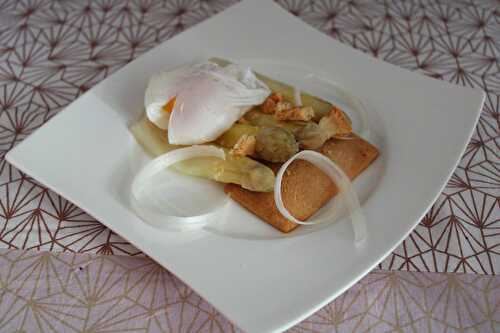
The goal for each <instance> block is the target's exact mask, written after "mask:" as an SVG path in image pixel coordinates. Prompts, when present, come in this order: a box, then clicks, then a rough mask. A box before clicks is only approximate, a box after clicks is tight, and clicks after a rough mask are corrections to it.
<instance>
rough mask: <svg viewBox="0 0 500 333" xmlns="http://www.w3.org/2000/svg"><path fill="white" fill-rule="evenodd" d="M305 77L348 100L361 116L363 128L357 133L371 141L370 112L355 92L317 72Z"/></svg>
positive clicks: (328, 91) (350, 105)
mask: <svg viewBox="0 0 500 333" xmlns="http://www.w3.org/2000/svg"><path fill="white" fill-rule="evenodd" d="M305 78H306V79H309V80H311V81H316V82H318V83H320V84H321V85H322V86H323V87H322V88H326V89H325V90H326V91H327V93H329V94H331V93H332V92H333V93H336V94H338V95H339V96H340V98H341V99H342V100H344V101H346V102H347V104H348V105H349V107H350V108H351V109H352V110H353V111H354V112H355V113H356V114H357V115H358V116H359V119H360V122H361V124H360V127H361V128H359V129H357V130H356V133H357V134H358V135H359V136H361V137H362V138H364V139H365V140H368V141H369V139H370V134H371V133H370V124H369V121H368V113H367V111H366V107H365V105H364V103H363V102H362V101H361V100H360V99H359V98H358V97H356V96H354V95H353V94H351V93H350V92H348V91H346V90H345V89H344V88H342V87H341V86H340V85H338V84H337V83H335V82H333V81H331V80H329V79H327V78H324V77H320V76H317V75H315V74H309V75H307V76H306V77H305Z"/></svg>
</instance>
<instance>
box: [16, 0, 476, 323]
mask: <svg viewBox="0 0 500 333" xmlns="http://www.w3.org/2000/svg"><path fill="white" fill-rule="evenodd" d="M297 41H300V43H299V44H298V43H297ZM214 55H216V56H220V57H224V58H228V59H232V60H235V61H240V62H249V63H254V65H255V67H256V69H257V70H261V71H262V72H266V73H268V74H271V75H273V76H279V77H278V78H281V79H287V78H286V74H289V73H286V71H281V73H280V71H279V70H276V71H275V72H276V73H269V72H268V71H269V70H271V71H272V70H273V69H276V68H278V67H279V66H278V65H277V66H276V68H274V66H272V65H269V64H272V63H273V62H274V63H275V64H285V63H286V64H294V66H297V68H307V71H311V72H312V73H316V74H319V75H321V76H322V77H327V78H330V79H332V80H334V81H336V82H338V83H339V84H341V85H342V86H343V87H344V88H346V89H347V90H349V91H352V92H354V93H355V94H356V95H357V96H359V97H360V98H362V100H363V101H364V102H365V104H366V105H367V106H368V110H369V118H370V123H371V125H372V136H371V138H370V141H371V142H372V143H374V144H375V145H376V146H377V147H378V148H379V149H380V151H381V155H380V157H379V158H378V160H377V161H376V162H375V163H374V164H373V165H372V166H370V168H369V170H368V171H367V172H365V173H364V174H363V175H362V177H360V179H359V180H357V181H356V186H357V189H358V191H360V193H361V195H362V199H363V210H364V213H365V215H366V216H367V219H368V231H369V236H368V239H367V242H366V243H365V244H364V247H362V248H359V249H357V248H355V247H354V245H353V242H352V237H353V235H352V231H351V229H350V225H349V222H348V221H340V222H338V223H336V224H333V225H330V226H328V227H326V228H322V230H312V232H301V231H297V232H296V233H295V234H293V233H292V234H293V235H291V236H288V237H284V236H282V235H281V234H279V232H277V231H275V230H274V229H272V228H271V227H269V226H267V225H266V224H264V223H263V222H261V221H259V220H258V219H257V218H255V217H254V216H253V215H252V214H250V213H248V212H246V211H245V210H243V209H241V208H240V207H239V206H238V205H236V204H232V205H231V207H230V208H229V211H228V212H227V216H226V217H225V218H223V219H222V220H223V222H224V224H226V225H230V226H231V228H232V230H233V231H234V230H236V231H237V230H240V229H241V230H243V231H244V232H243V233H242V235H238V234H232V233H230V232H225V231H223V232H218V231H213V230H200V231H196V232H191V233H179V232H174V231H164V230H161V231H158V230H156V229H154V228H152V227H150V226H148V225H146V224H144V223H143V222H142V221H141V220H140V219H139V218H138V217H137V216H136V215H135V214H134V212H133V211H132V210H131V208H130V205H129V202H128V188H127V186H128V184H129V182H130V179H131V178H132V177H133V175H134V172H135V171H134V170H133V169H134V168H133V164H134V163H133V162H134V158H135V157H134V156H137V154H136V152H137V151H138V150H139V149H138V145H137V143H136V142H135V140H134V138H133V137H132V135H131V134H130V132H129V130H128V126H129V125H130V123H131V122H133V121H134V120H135V119H137V118H138V116H139V114H140V113H141V112H142V110H143V96H144V90H145V87H146V83H147V81H148V78H149V76H150V75H151V74H152V73H153V72H155V71H158V70H160V69H165V68H173V67H176V66H179V65H183V64H186V63H189V62H193V61H197V60H201V59H205V58H208V57H210V56H214ZM245 59H247V60H245ZM252 59H253V60H252ZM256 59H266V61H267V65H266V66H267V68H264V67H266V66H265V63H266V61H264V62H262V61H257V60H256ZM263 64H264V65H263ZM295 79H297V78H295ZM290 80H293V78H290ZM312 93H314V91H313V92H312ZM483 100H484V94H483V92H481V91H476V90H471V89H467V88H462V87H457V86H452V85H449V84H447V83H445V82H442V81H438V80H434V79H430V78H426V77H423V76H419V75H416V74H413V73H410V72H408V71H406V70H403V69H400V68H397V67H394V66H392V65H389V64H386V63H383V62H381V61H379V60H377V59H373V58H371V57H369V56H366V55H364V54H362V53H360V52H358V51H356V50H352V49H350V48H348V47H346V46H343V45H341V44H340V43H338V42H336V41H334V40H332V39H331V38H329V37H327V36H325V35H323V34H321V33H319V32H317V31H316V30H315V29H313V28H312V27H309V26H307V25H306V24H304V23H302V22H301V21H300V20H298V19H297V18H294V17H293V16H291V15H290V14H288V13H286V12H285V11H283V10H282V9H281V8H279V7H278V6H277V5H276V4H274V3H273V2H272V1H254V0H248V1H245V2H243V3H240V4H238V5H235V6H233V7H231V8H229V9H228V10H226V11H224V12H223V13H221V14H219V15H217V16H216V17H214V18H212V19H210V20H207V21H205V22H203V23H201V24H199V25H197V26H196V27H195V28H193V29H190V30H188V31H186V32H184V33H182V34H180V35H178V36H176V37H174V38H172V39H171V40H169V41H167V42H166V43H163V44H162V45H160V46H158V47H156V48H155V49H154V50H152V51H150V52H148V53H147V54H146V55H144V56H141V57H140V58H139V59H137V60H135V61H134V62H132V63H130V64H129V65H127V66H126V67H124V68H123V69H122V70H120V71H119V72H117V73H116V74H114V75H112V76H111V77H109V78H107V79H106V80H105V81H103V82H102V83H100V84H99V85H97V86H96V87H95V88H94V89H92V90H91V91H89V92H87V93H86V94H85V95H84V96H82V97H81V98H79V99H78V100H77V101H76V102H74V103H72V104H71V105H70V106H69V107H67V109H66V110H65V111H64V112H61V113H60V114H58V115H57V116H56V117H54V118H53V119H52V120H51V121H49V122H48V123H47V124H46V125H45V126H43V127H42V128H41V129H39V130H38V131H36V133H34V134H33V135H32V136H30V137H29V138H28V139H26V140H24V141H23V142H22V143H21V144H19V145H18V146H17V147H16V148H15V149H13V150H12V151H11V152H10V153H9V154H8V155H7V160H8V161H9V162H10V163H12V164H13V165H15V166H16V167H18V168H19V169H21V170H22V171H24V172H26V173H28V174H30V175H31V176H33V177H34V178H36V179H37V180H39V181H40V182H42V183H43V184H45V185H46V186H48V187H49V188H51V189H52V190H54V191H56V192H58V193H60V194H61V195H62V196H64V197H66V198H68V199H69V200H71V201H72V202H74V203H75V204H76V205H78V206H80V207H81V208H82V209H84V210H85V211H87V212H88V213H90V214H91V215H93V216H94V217H95V218H97V219H98V220H99V221H101V222H102V223H103V224H105V225H106V226H108V227H109V228H111V229H112V230H114V231H115V232H116V233H118V234H119V235H121V236H122V237H124V238H125V239H127V240H128V241H130V242H131V243H132V244H134V245H135V246H137V247H138V248H139V249H141V250H142V251H143V252H144V253H146V254H147V255H149V256H150V257H151V258H153V259H154V260H156V261H157V262H158V263H160V264H161V265H163V266H164V267H166V268H168V269H169V270H170V271H171V272H173V273H174V274H175V275H177V276H178V277H179V278H181V279H182V280H183V281H185V282H186V283H187V284H188V285H190V286H191V287H192V288H193V289H194V290H195V291H196V292H198V293H199V294H200V295H201V296H202V297H204V298H205V299H206V300H208V301H209V302H210V303H212V304H213V305H214V306H215V307H216V308H217V309H218V310H220V311H221V312H222V313H223V314H225V315H226V316H227V317H228V318H229V319H231V320H232V321H233V322H234V323H235V324H236V325H237V326H239V327H240V328H242V329H243V330H245V331H250V332H268V331H276V330H283V329H286V328H288V327H290V326H291V325H293V324H295V323H297V322H298V321H300V320H302V319H304V318H305V317H306V316H308V315H310V314H311V313H313V312H314V311H316V310H317V309H319V308H320V307H321V306H323V305H325V304H326V303H327V302H329V301H331V300H332V299H333V298H335V297H336V296H338V295H339V294H340V293H342V292H343V291H344V290H346V289H347V288H349V287H350V286H351V285H352V284H354V283H355V282H356V281H358V280H359V279H360V278H361V277H362V276H363V275H365V274H366V273H368V272H369V271H370V270H371V269H373V268H374V267H375V266H376V264H377V263H378V262H379V261H381V260H382V259H383V258H384V257H385V256H386V255H388V254H389V253H390V252H391V251H392V250H393V249H394V248H395V247H396V246H397V245H398V244H399V243H400V242H401V241H402V240H403V239H404V238H405V237H406V236H407V235H408V234H409V233H410V231H411V230H412V228H413V227H414V226H415V225H416V224H417V223H418V221H419V219H420V218H421V217H422V216H423V214H424V213H425V211H426V210H427V209H428V208H429V207H430V205H431V204H432V203H433V201H434V200H435V199H436V197H437V196H438V194H439V193H440V191H441V190H442V188H443V186H444V184H445V182H446V181H447V179H448V178H449V176H450V175H451V173H452V171H453V169H454V167H455V166H456V164H457V163H458V161H459V158H460V155H461V154H462V152H463V151H464V148H465V145H466V143H467V141H468V140H469V138H470V135H471V133H472V130H473V128H474V125H475V124H476V121H477V119H478V116H479V112H480V110H481V106H482V103H483ZM231 228H229V229H231ZM229 229H227V230H229ZM299 229H300V228H299ZM223 230H224V229H223ZM227 230H226V231H227ZM253 233H257V234H258V236H256V237H252V235H253Z"/></svg>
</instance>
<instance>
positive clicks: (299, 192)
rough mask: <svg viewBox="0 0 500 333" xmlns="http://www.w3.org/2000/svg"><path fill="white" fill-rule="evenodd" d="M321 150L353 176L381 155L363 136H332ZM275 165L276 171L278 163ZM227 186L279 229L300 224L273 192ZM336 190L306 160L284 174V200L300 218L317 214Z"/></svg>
mask: <svg viewBox="0 0 500 333" xmlns="http://www.w3.org/2000/svg"><path fill="white" fill-rule="evenodd" d="M318 151H319V152H321V153H322V154H323V155H325V156H327V157H328V158H330V159H331V160H333V161H334V162H335V163H337V164H338V165H339V166H340V167H341V168H342V170H344V172H345V173H346V174H347V176H349V177H350V178H351V179H354V178H355V177H356V176H358V175H359V174H360V173H361V172H363V170H365V169H366V168H367V167H368V166H369V165H370V164H371V163H372V162H373V161H374V160H375V159H376V158H377V156H378V150H377V148H375V147H374V146H373V145H371V144H370V143H369V142H367V141H365V140H363V139H362V138H360V137H355V139H352V140H337V139H331V140H329V141H327V142H326V143H325V144H324V145H323V147H321V148H320V149H319V150H318ZM272 168H273V170H274V171H275V172H276V171H277V170H278V169H279V165H273V166H272ZM224 189H225V191H226V193H227V194H228V195H229V196H230V197H231V198H232V199H233V200H235V201H236V202H238V203H239V204H240V205H242V206H243V207H245V208H246V209H248V210H249V211H250V212H252V213H254V214H255V215H257V216H258V217H259V218H261V219H262V220H264V221H265V222H267V223H269V224H270V225H272V226H273V227H275V228H276V229H278V230H280V231H282V232H290V231H292V230H293V229H295V228H296V227H297V226H298V224H296V223H294V222H291V221H288V220H287V219H285V218H284V217H283V216H282V215H281V214H280V212H279V211H278V209H277V208H276V205H275V204H274V195H273V193H272V192H271V193H263V192H252V191H249V190H245V189H243V188H241V187H240V186H238V185H235V184H228V185H226V186H225V188H224ZM336 193H337V188H336V186H335V184H334V183H333V182H332V181H331V180H330V178H329V177H328V176H327V175H325V174H324V173H323V172H322V171H321V170H320V169H318V168H316V167H315V166H314V165H312V164H311V163H309V162H307V161H303V160H297V161H294V162H293V163H292V164H291V165H290V167H289V168H288V169H287V171H286V173H285V176H284V177H283V183H282V198H283V202H284V204H285V206H286V208H287V209H288V210H289V211H290V213H291V214H292V215H293V216H295V217H296V218H297V219H299V220H306V219H308V218H309V217H311V216H312V215H314V213H316V212H317V211H318V210H319V209H320V208H321V207H322V206H323V205H324V204H325V203H327V202H328V201H329V200H330V199H331V198H332V197H333V196H334V195H335V194H336Z"/></svg>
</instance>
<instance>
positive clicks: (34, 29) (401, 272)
mask: <svg viewBox="0 0 500 333" xmlns="http://www.w3.org/2000/svg"><path fill="white" fill-rule="evenodd" d="M234 2H235V1H232V0H205V1H202V0H172V1H155V0H127V1H125V0H124V1H121V0H99V1H67V0H22V1H15V0H0V154H1V155H0V217H1V218H0V247H1V248H2V249H0V331H2V332H4V331H9V332H10V331H16V330H18V331H19V332H20V331H23V330H24V331H48V332H52V331H79V332H103V331H106V332H112V331H117V332H118V331H125V330H128V331H130V332H156V331H174V332H177V331H179V332H192V331H200V330H201V331H205V330H206V331H216V332H219V331H224V332H226V331H229V332H231V331H235V330H237V329H236V328H235V327H234V326H233V325H231V324H230V323H229V322H228V321H227V320H226V319H225V318H223V317H222V316H221V315H219V314H218V313H217V312H216V311H215V310H214V309H213V308H212V307H211V306H210V305H209V304H208V303H207V302H205V301H204V300H202V299H201V298H200V297H199V296H197V295H196V294H194V293H193V292H192V291H191V290H190V289H189V288H188V287H186V286H184V285H183V284H182V282H180V281H178V280H177V279H175V278H174V277H173V276H172V275H171V274H170V273H169V272H167V271H166V270H164V269H162V268H160V267H159V266H158V265H156V264H155V263H153V262H151V261H150V260H149V259H147V258H145V257H144V256H141V254H140V252H139V251H138V250H137V249H135V248H134V247H133V246H131V245H130V244H128V243H127V242H126V241H124V240H123V239H121V238H120V237H119V236H117V235H115V234H113V232H111V231H110V230H108V229H107V228H106V227H104V226H103V225H101V224H100V223H99V222H98V221H96V220H94V219H93V218H92V217H90V216H89V215H87V214H86V213H85V212H83V211H81V210H80V209H79V208H78V207H76V206H74V205H73V204H71V203H70V202H68V201H66V200H65V199H64V198H61V197H59V196H58V195H56V194H55V193H53V192H51V191H49V190H47V189H46V188H44V187H43V186H41V185H40V184H38V183H37V182H36V180H34V179H32V178H30V177H29V176H28V175H25V174H22V173H20V172H19V171H18V170H16V169H15V168H13V167H11V166H10V165H8V164H7V163H6V162H5V160H4V158H3V157H4V155H5V153H6V152H7V151H9V149H11V148H12V147H13V146H15V145H16V144H17V143H18V142H20V141H22V140H23V139H24V138H25V137H27V136H28V135H29V134H31V133H32V132H33V131H34V130H36V129H37V128H38V127H39V126H41V125H42V124H43V123H44V122H46V121H47V120H48V119H49V118H50V117H52V116H53V115H55V114H56V113H57V112H58V111H60V110H61V109H62V108H63V107H64V106H66V105H68V104H69V103H70V102H71V101H73V100H74V99H75V98H77V97H78V96H80V95H81V94H82V93H84V92H85V91H86V90H88V89H89V88H91V87H92V86H93V85H95V84H96V83H98V82H99V81H101V80H102V79H104V78H105V77H106V76H108V75H109V74H110V73H112V72H114V71H116V70H118V69H119V68H120V67H122V66H123V65H125V64H126V63H128V62H129V61H131V60H132V59H134V58H136V57H137V56H139V55H141V54H142V53H144V52H146V51H147V50H149V49H150V48H152V47H154V46H155V45H157V44H159V43H161V42H163V41H165V40H167V39H169V38H170V37H172V36H174V35H176V34H177V33H179V32H181V31H183V30H185V29H187V28H189V27H190V26H193V25H195V24H196V23H198V22H200V21H202V20H205V19H206V18H208V17H210V16H211V15H213V14H215V13H216V12H218V11H222V10H224V9H225V8H227V7H229V6H230V5H232V4H233V3H234ZM277 2H278V3H279V4H280V5H282V6H283V7H284V8H285V9H287V10H288V11H290V12H291V13H292V14H294V15H297V16H299V17H300V18H302V19H303V20H304V21H306V22H307V23H309V24H311V25H313V26H315V27H316V28H317V29H319V30H321V31H322V32H324V33H326V34H328V35H330V36H331V37H332V38H335V39H337V40H339V41H341V42H343V43H345V44H346V45H349V46H352V47H354V48H357V49H359V50H361V51H363V52H366V53H368V54H371V55H372V56H375V57H378V58H380V59H383V60H385V61H388V62H390V63H393V64H395V65H398V66H401V67H404V68H407V69H409V70H412V71H415V72H417V73H420V74H422V75H428V76H432V77H434V78H437V79H441V80H446V81H449V82H452V83H454V84H458V85H465V86H470V87H476V88H481V89H483V90H484V91H485V92H486V94H487V98H486V102H485V105H484V109H483V112H482V114H481V118H480V120H479V123H478V126H477V128H476V130H475V132H474V135H473V138H472V140H471V141H470V143H469V144H468V146H467V149H466V152H465V154H464V156H463V158H462V160H461V162H460V164H459V166H458V168H457V169H456V171H455V172H454V174H453V176H452V178H451V180H450V182H449V183H448V184H447V186H446V188H445V190H444V191H443V193H442V194H441V196H440V197H439V199H438V200H437V202H436V203H435V204H434V206H433V207H432V208H431V209H430V211H429V212H428V213H427V214H426V216H425V217H424V219H423V220H422V221H421V223H420V224H419V225H418V226H417V228H416V229H415V230H414V231H413V233H412V234H411V235H410V236H409V237H408V238H407V239H406V240H405V241H404V242H403V243H402V244H401V246H400V247H399V248H398V249H397V250H396V251H394V252H393V253H392V254H391V255H390V256H389V257H388V258H386V259H385V260H384V261H383V262H382V263H381V264H380V266H379V269H380V270H376V271H374V272H372V273H370V274H369V275H368V276H367V277H365V278H364V279H363V280H362V281H361V282H359V283H358V284H357V285H355V286H354V287H353V288H351V289H350V290H349V291H347V292H346V293H345V294H344V295H342V296H341V297H339V298H338V299H337V300H335V301H334V302H333V303H331V304H329V305H327V306H326V307H324V308H323V309H321V310H320V311H319V312H317V313H316V314H314V315H313V316H312V317H310V318H308V319H307V320H305V321H304V322H302V323H301V324H299V325H298V326H296V327H294V328H293V329H292V331H297V332H303V331H307V332H318V331H321V332H323V331H345V332H350V331H362V332H365V331H377V332H378V331H392V330H394V331H409V332H410V331H411V332H421V331H440V332H441V331H443V332H444V331H446V332H454V331H471V332H494V331H500V278H498V277H496V276H495V274H496V273H498V272H499V271H500V255H499V254H500V200H499V198H500V158H499V155H500V149H499V141H500V119H499V111H500V1H498V0H475V1H473V0H456V1H454V0H308V1H301V0H282V1H277ZM381 79H383V78H381ZM423 134H424V133H423ZM47 149H50V147H47ZM423 163H425V161H423ZM393 222H394V223H397V221H393ZM34 250H41V251H34ZM48 251H50V252H48ZM61 252H64V253H61ZM118 255H125V256H118ZM137 255H138V256H137ZM132 256H135V257H132ZM443 273H445V274H443ZM458 273H461V274H458Z"/></svg>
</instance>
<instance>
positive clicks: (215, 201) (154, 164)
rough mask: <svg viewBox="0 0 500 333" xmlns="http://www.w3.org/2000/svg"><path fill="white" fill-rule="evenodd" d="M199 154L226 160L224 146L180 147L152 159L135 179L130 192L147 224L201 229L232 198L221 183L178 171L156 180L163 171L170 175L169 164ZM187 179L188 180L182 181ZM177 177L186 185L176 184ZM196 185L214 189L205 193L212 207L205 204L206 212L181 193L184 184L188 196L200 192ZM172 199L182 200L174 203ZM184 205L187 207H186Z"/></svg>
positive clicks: (133, 203) (138, 211)
mask: <svg viewBox="0 0 500 333" xmlns="http://www.w3.org/2000/svg"><path fill="white" fill-rule="evenodd" d="M195 157H216V158H220V159H225V153H224V150H223V149H221V148H217V147H214V146H191V147H187V148H180V149H176V150H173V151H170V152H168V153H166V154H163V155H160V156H159V157H157V158H155V159H153V160H152V161H150V162H149V163H148V164H146V166H145V167H144V168H143V169H142V170H141V171H140V172H139V173H138V174H137V176H136V177H135V178H134V180H133V182H132V188H131V195H130V199H131V203H132V207H133V208H134V210H135V211H136V213H137V214H138V215H139V216H140V217H141V218H142V219H143V220H144V221H145V222H146V223H149V224H151V225H153V226H155V227H159V228H165V227H167V228H169V227H170V228H174V229H181V230H183V229H193V228H199V227H202V226H204V225H205V224H207V223H208V222H209V221H210V220H211V218H212V217H214V216H215V215H217V214H218V212H219V211H220V210H221V208H223V207H224V206H225V204H226V203H227V202H228V201H229V199H228V197H227V196H226V195H225V194H224V193H223V192H222V191H220V189H219V188H218V187H217V184H215V183H214V182H211V181H209V180H204V179H200V178H195V177H190V176H185V175H181V174H176V173H175V172H173V171H172V173H173V176H174V177H176V178H175V179H172V177H171V176H170V177H169V178H167V179H164V180H158V179H155V178H157V177H158V175H163V173H165V175H166V173H167V170H168V169H167V168H168V167H169V166H171V165H173V164H175V163H177V162H180V161H183V160H188V159H192V158H195ZM182 177H184V178H182ZM158 178H159V177H158ZM193 178H194V179H193ZM183 179H184V181H185V183H182V182H183ZM176 180H177V181H179V180H180V181H181V183H182V184H181V185H178V183H175V181H176ZM193 184H194V185H195V186H200V188H202V189H201V190H202V191H207V190H208V191H214V192H213V193H211V194H210V193H206V194H204V195H203V198H204V202H203V204H204V205H205V206H206V205H207V203H208V206H209V208H206V207H205V206H203V208H204V209H205V211H202V212H200V211H199V209H200V205H196V203H194V202H186V200H185V198H186V196H185V197H184V198H183V197H182V196H181V193H179V187H181V188H182V190H185V191H186V194H187V197H188V198H191V193H193V194H194V193H197V190H193V189H192V186H193ZM176 185H177V187H175V186H176ZM184 185H186V186H184ZM203 186H204V187H203ZM155 191H156V192H158V191H159V192H160V193H155ZM189 191H191V192H189ZM219 191H220V193H219ZM204 193H205V192H204ZM205 199H206V200H205ZM172 200H178V201H177V202H172ZM181 200H182V201H181ZM181 206H184V209H183V208H182V207H181ZM186 207H188V208H186ZM196 210H198V211H196Z"/></svg>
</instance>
